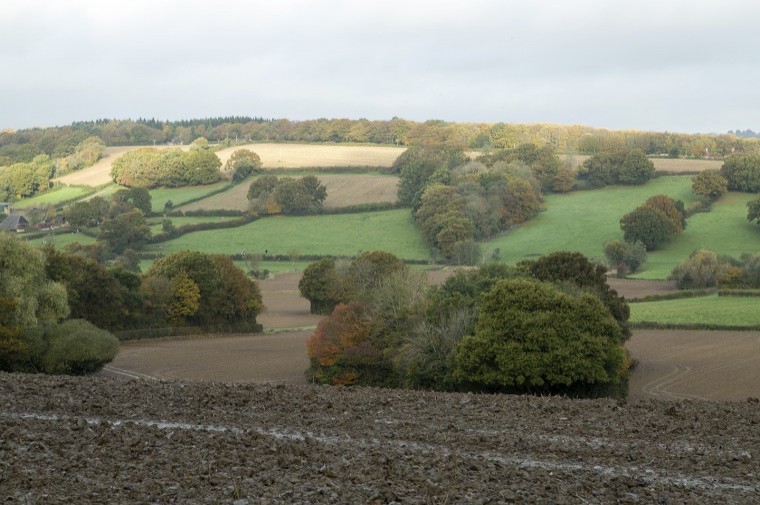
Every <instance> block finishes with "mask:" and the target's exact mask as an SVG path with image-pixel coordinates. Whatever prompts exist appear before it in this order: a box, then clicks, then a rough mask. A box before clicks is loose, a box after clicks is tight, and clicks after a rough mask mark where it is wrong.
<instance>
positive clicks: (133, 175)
mask: <svg viewBox="0 0 760 505" xmlns="http://www.w3.org/2000/svg"><path fill="white" fill-rule="evenodd" d="M221 166H222V162H221V161H220V160H219V157H218V156H217V155H216V154H215V153H213V152H211V151H209V150H208V149H204V148H203V147H202V146H200V145H199V146H197V148H195V149H191V150H189V151H183V150H182V149H179V148H174V149H162V150H159V149H155V148H152V147H145V148H142V149H134V150H132V151H127V152H126V153H124V154H123V155H122V156H120V157H119V158H118V159H116V160H115V161H114V162H113V166H112V168H111V177H112V178H113V180H114V182H116V183H117V184H121V185H122V186H127V187H137V188H156V187H168V188H176V187H181V186H197V185H205V184H213V183H215V182H218V181H219V180H220V179H221V177H222V174H221V172H220V171H219V168H220V167H221Z"/></svg>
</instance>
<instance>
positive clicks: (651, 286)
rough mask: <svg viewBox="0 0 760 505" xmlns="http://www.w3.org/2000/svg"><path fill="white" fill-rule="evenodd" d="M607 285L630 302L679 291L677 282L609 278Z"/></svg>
mask: <svg viewBox="0 0 760 505" xmlns="http://www.w3.org/2000/svg"><path fill="white" fill-rule="evenodd" d="M607 284H609V286H610V287H611V288H612V289H614V290H615V291H617V292H618V294H619V295H620V296H624V297H626V298H627V299H629V300H630V299H636V298H644V297H645V296H652V295H667V294H669V293H675V292H676V291H678V288H677V287H676V283H675V281H648V280H639V279H618V278H616V277H608V278H607Z"/></svg>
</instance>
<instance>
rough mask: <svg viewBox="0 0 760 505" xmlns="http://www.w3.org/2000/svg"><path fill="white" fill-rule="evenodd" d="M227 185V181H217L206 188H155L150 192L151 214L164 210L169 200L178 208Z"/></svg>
mask: <svg viewBox="0 0 760 505" xmlns="http://www.w3.org/2000/svg"><path fill="white" fill-rule="evenodd" d="M228 184H229V182H228V181H219V182H217V183H215V184H209V185H207V186H188V187H185V188H157V189H151V190H150V196H151V202H152V207H153V212H161V211H163V210H164V205H166V202H167V201H169V200H171V201H172V203H173V204H174V206H175V207H179V206H180V205H182V204H183V203H185V202H188V201H190V200H194V199H196V198H200V197H202V196H205V195H208V194H209V193H212V192H214V191H217V190H219V189H221V188H223V187H225V186H227V185H228Z"/></svg>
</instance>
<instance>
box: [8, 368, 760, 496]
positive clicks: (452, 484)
mask: <svg viewBox="0 0 760 505" xmlns="http://www.w3.org/2000/svg"><path fill="white" fill-rule="evenodd" d="M759 431H760V403H758V402H756V401H755V400H754V399H752V400H749V401H745V402H733V403H728V402H702V401H691V400H684V401H675V402H674V401H669V402H661V401H656V400H649V401H640V402H629V403H623V402H616V401H610V400H567V399H562V398H538V397H525V396H509V395H472V394H455V393H448V394H447V393H433V392H419V391H417V392H415V391H397V390H380V389H369V388H352V389H345V388H331V387H323V386H313V385H278V386H275V385H271V384H264V385H262V384H225V383H219V382H182V381H168V380H146V379H139V380H135V379H125V378H104V377H100V378H71V377H44V376H30V375H13V374H0V437H1V439H2V441H3V443H2V445H0V500H3V501H4V502H8V503H13V502H17V503H64V502H86V503H180V502H181V503H230V504H234V503H236V502H237V503H238V504H243V503H250V504H253V503H391V502H400V503H426V502H428V503H511V502H514V503H551V502H556V503H664V502H667V503H714V502H717V501H720V502H723V503H756V502H758V501H760V479H758V476H760V463H759V462H758V461H759V459H758V458H760V439H759V438H758V436H757V433H758V432H759Z"/></svg>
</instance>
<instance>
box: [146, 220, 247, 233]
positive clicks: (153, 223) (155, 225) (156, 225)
mask: <svg viewBox="0 0 760 505" xmlns="http://www.w3.org/2000/svg"><path fill="white" fill-rule="evenodd" d="M167 219H168V220H169V221H171V222H172V224H173V225H174V226H175V227H176V228H179V227H180V226H184V225H188V224H199V223H221V222H222V221H229V220H231V219H237V218H236V217H228V216H189V217H168V218H167ZM162 221H163V218H158V219H156V218H151V219H149V220H148V224H149V225H150V232H151V233H152V234H153V235H156V234H157V233H161V231H162V229H163V224H162Z"/></svg>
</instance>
